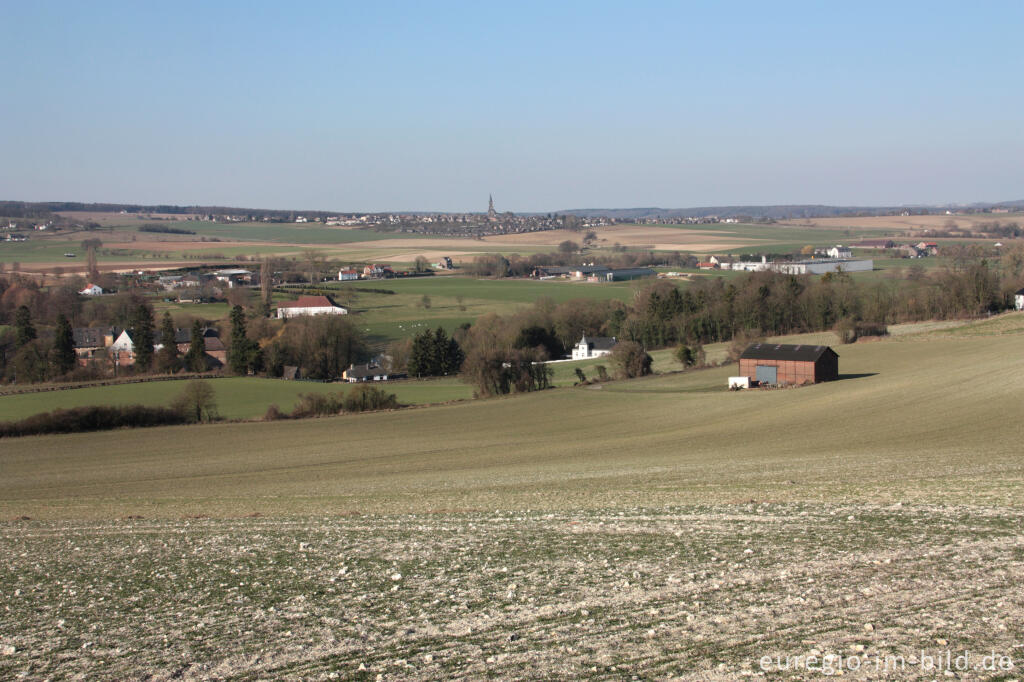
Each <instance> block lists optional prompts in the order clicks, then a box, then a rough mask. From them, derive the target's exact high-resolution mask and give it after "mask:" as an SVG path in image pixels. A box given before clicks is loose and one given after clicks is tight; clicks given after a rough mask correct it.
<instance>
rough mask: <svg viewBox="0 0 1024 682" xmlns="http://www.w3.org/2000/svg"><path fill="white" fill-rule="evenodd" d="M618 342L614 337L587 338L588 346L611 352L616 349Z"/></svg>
mask: <svg viewBox="0 0 1024 682" xmlns="http://www.w3.org/2000/svg"><path fill="white" fill-rule="evenodd" d="M617 343H618V341H617V340H616V339H615V337H614V336H591V337H589V338H587V345H589V346H590V347H591V348H593V349H594V350H611V349H612V348H615V344H617Z"/></svg>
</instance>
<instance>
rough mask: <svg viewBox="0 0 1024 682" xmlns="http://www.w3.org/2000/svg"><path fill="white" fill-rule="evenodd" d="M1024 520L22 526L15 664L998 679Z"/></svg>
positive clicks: (12, 581) (13, 595)
mask: <svg viewBox="0 0 1024 682" xmlns="http://www.w3.org/2000/svg"><path fill="white" fill-rule="evenodd" d="M1022 522H1024V512H1022V511H1021V510H1020V509H1006V508H982V507H956V506H948V507H947V506H931V505H903V504H900V503H896V504H893V505H889V506H885V507H879V506H875V505H868V504H856V503H820V504H779V503H773V502H771V501H769V500H763V499H762V500H748V501H744V502H737V503H736V504H732V505H724V506H686V507H672V508H659V509H643V508H632V509H615V510H605V511H591V512H569V513H565V512H561V513H540V512H529V511H524V512H494V511H490V512H464V511H463V512H459V511H443V510H442V511H440V512H439V513H435V514H425V515H412V516H359V515H357V516H353V517H343V518H339V517H329V518H291V519H261V518H255V519H236V520H207V519H186V520H180V521H165V522H153V521H146V520H127V521H119V522H110V523H90V524H83V523H37V522H19V523H12V524H7V525H5V526H3V527H2V528H0V556H2V557H3V559H2V560H0V585H2V588H0V589H2V590H3V601H4V604H5V606H6V608H5V609H4V610H3V611H0V631H2V632H3V636H2V643H0V647H2V651H3V654H4V655H3V656H0V675H2V676H3V677H5V678H8V679H13V678H15V677H20V676H25V677H31V678H65V679H67V678H90V679H95V678H108V679H110V678H119V679H125V678H138V677H146V678H148V679H155V680H166V679H174V678H183V679H339V678H340V679H434V680H442V679H481V678H503V679H526V678H531V679H536V678H546V679H550V678H560V679H566V678H595V677H596V678H607V679H623V678H627V679H628V678H629V677H630V676H639V677H641V678H647V679H650V678H674V677H677V678H683V679H704V680H733V679H737V678H739V677H743V676H750V675H761V674H764V673H765V672H769V673H772V674H779V673H781V674H782V675H784V676H785V677H786V678H787V679H821V678H822V677H823V674H822V671H823V670H837V671H839V670H841V671H844V672H845V674H846V675H852V676H854V677H856V678H862V677H867V678H871V679H935V678H942V676H943V671H942V669H939V668H936V667H935V666H936V665H937V664H936V663H935V661H936V660H940V659H941V661H942V662H943V664H944V662H945V655H946V652H947V651H949V652H953V656H954V657H956V656H959V655H961V654H962V653H963V652H966V654H967V655H969V656H970V657H971V659H970V665H971V666H974V667H972V668H971V671H970V672H971V673H972V677H976V676H981V677H990V676H991V675H986V674H984V672H983V669H982V668H978V667H977V666H981V665H983V661H982V659H983V656H986V655H988V654H990V652H993V651H994V652H996V653H997V655H1003V656H1007V657H1009V658H1010V659H1011V660H1012V661H1013V664H1014V665H1015V666H1016V667H1017V668H1018V669H1019V666H1020V665H1024V648H1022V646H1021V641H1020V640H1019V634H1020V632H1021V631H1022V630H1024V592H1022V591H1021V590H1020V588H1019V586H1020V584H1021V582H1022V581H1024V538H1022V536H1021V534H1020V530H1019V529H1020V527H1021V524H1022ZM764 657H768V659H767V662H766V659H765V658H764ZM814 657H817V658H816V659H815V658H814ZM787 658H788V660H787ZM929 659H931V661H930V662H929ZM801 661H802V662H801ZM823 665H824V666H827V667H825V668H823V667H822V666H823ZM1017 674H1019V673H1017Z"/></svg>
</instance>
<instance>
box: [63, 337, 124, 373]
mask: <svg viewBox="0 0 1024 682" xmlns="http://www.w3.org/2000/svg"><path fill="white" fill-rule="evenodd" d="M120 334H121V330H120V329H116V328H114V327H75V328H74V329H72V330H71V338H72V342H73V343H74V346H75V355H76V356H78V364H80V365H82V366H83V367H85V366H86V365H88V364H89V363H90V362H93V361H96V360H102V359H106V357H107V348H108V347H110V346H111V345H112V344H113V343H114V339H116V338H117V337H118V336H120Z"/></svg>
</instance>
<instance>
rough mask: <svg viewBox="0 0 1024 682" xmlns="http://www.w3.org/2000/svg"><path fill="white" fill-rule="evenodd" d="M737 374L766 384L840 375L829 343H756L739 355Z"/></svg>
mask: <svg viewBox="0 0 1024 682" xmlns="http://www.w3.org/2000/svg"><path fill="white" fill-rule="evenodd" d="M739 376H740V377H746V378H747V379H749V380H750V382H751V383H753V382H755V381H756V382H757V383H758V384H763V385H769V386H775V385H800V384H815V383H818V382H819V381H834V380H835V379H838V378H839V355H838V354H836V352H835V351H834V350H832V349H831V348H829V347H828V346H811V345H806V344H801V345H792V344H784V343H783V344H774V343H755V344H753V345H750V346H747V349H746V350H744V351H743V353H742V354H741V355H740V368H739ZM734 378H736V377H730V380H729V384H730V386H732V385H733V383H734V382H733V379H734Z"/></svg>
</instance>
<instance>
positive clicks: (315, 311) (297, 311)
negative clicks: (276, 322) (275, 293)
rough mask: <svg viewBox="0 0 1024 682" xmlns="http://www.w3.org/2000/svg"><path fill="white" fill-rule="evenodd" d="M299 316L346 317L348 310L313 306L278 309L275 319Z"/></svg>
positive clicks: (336, 307)
mask: <svg viewBox="0 0 1024 682" xmlns="http://www.w3.org/2000/svg"><path fill="white" fill-rule="evenodd" d="M301 315H348V310H347V309H346V308H342V307H341V306H315V307H310V308H278V309H277V317H278V319H283V318H285V317H299V316H301Z"/></svg>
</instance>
